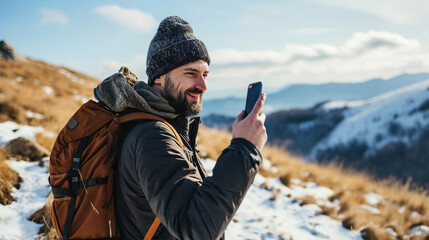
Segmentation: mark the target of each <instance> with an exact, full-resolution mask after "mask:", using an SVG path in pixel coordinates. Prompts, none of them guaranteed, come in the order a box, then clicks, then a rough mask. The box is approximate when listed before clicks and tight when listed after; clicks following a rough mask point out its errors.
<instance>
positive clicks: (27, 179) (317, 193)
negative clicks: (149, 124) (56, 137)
mask: <svg viewBox="0 0 429 240" xmlns="http://www.w3.org/2000/svg"><path fill="white" fill-rule="evenodd" d="M0 129H1V131H0V143H1V145H5V144H7V143H8V142H9V141H10V140H12V139H14V138H16V137H18V136H25V137H27V138H34V135H35V134H36V133H37V132H40V131H42V129H41V128H35V127H29V126H20V125H17V124H13V123H11V122H6V123H0ZM7 163H8V164H9V165H10V166H11V167H12V168H13V169H15V170H16V171H17V172H19V174H20V176H21V177H22V178H23V182H22V184H21V188H20V189H19V190H17V189H14V190H13V193H12V196H13V197H14V199H15V200H16V201H15V202H14V203H13V204H11V205H7V206H3V205H0V239H5V240H14V239H37V232H38V230H39V228H40V226H41V225H39V224H36V223H33V222H31V221H28V220H27V219H28V218H29V217H30V216H31V215H32V214H33V213H34V212H35V211H36V210H38V209H39V208H41V207H42V206H43V205H44V204H45V202H46V200H47V196H48V194H49V191H50V189H49V187H48V180H47V179H48V172H47V170H46V167H40V166H39V165H38V163H36V162H24V161H16V160H8V161H7ZM203 163H204V165H205V166H206V168H207V170H208V172H211V170H212V168H213V166H214V164H215V162H214V161H213V160H209V159H203ZM264 164H265V166H268V168H269V167H270V166H269V162H268V161H265V163H264ZM274 170H275V169H274ZM292 182H293V184H292V185H293V186H292V187H290V188H289V187H286V186H284V185H283V184H282V183H281V182H280V180H279V179H274V178H264V177H263V176H261V175H257V177H256V179H255V181H254V183H253V185H252V186H251V188H250V190H249V191H248V193H247V195H246V198H245V199H244V201H243V203H242V204H241V206H240V208H239V210H238V212H237V214H236V216H235V217H234V219H233V221H232V222H231V223H230V225H229V227H228V229H227V231H226V237H227V239H300V240H307V239H308V240H313V239H314V240H317V239H334V240H336V239H338V240H339V239H341V240H348V239H353V240H358V239H362V238H361V236H360V233H359V232H358V231H349V230H347V229H345V228H343V227H342V225H341V222H339V221H336V220H333V219H331V218H329V217H327V216H325V215H317V213H318V212H319V211H320V208H319V207H318V206H316V205H314V204H309V205H304V206H301V205H300V203H299V202H298V201H296V200H294V198H299V197H304V196H307V195H309V196H312V197H314V198H315V199H316V200H317V202H318V204H320V205H324V204H325V205H329V206H334V207H335V206H337V204H338V203H336V202H334V203H332V202H330V201H328V198H329V196H331V195H332V190H330V189H328V188H325V187H322V186H318V185H317V184H315V183H311V182H301V181H299V180H298V179H294V180H293V181H292ZM273 196H275V197H273Z"/></svg>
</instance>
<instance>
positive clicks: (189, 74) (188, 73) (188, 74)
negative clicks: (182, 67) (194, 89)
mask: <svg viewBox="0 0 429 240" xmlns="http://www.w3.org/2000/svg"><path fill="white" fill-rule="evenodd" d="M185 75H186V76H190V77H193V76H194V75H195V74H194V73H193V72H187V73H185Z"/></svg>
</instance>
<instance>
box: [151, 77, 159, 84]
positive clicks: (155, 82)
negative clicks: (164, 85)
mask: <svg viewBox="0 0 429 240" xmlns="http://www.w3.org/2000/svg"><path fill="white" fill-rule="evenodd" d="M153 84H161V78H160V77H157V78H156V79H155V80H154V81H153Z"/></svg>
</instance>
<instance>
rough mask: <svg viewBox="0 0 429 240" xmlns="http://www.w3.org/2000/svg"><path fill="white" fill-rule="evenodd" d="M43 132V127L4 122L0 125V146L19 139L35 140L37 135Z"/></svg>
mask: <svg viewBox="0 0 429 240" xmlns="http://www.w3.org/2000/svg"><path fill="white" fill-rule="evenodd" d="M43 131H44V130H43V128H42V127H31V126H25V125H19V124H16V123H14V122H11V121H8V122H2V123H0V146H4V145H6V144H8V143H9V142H10V141H11V140H13V139H15V138H17V137H25V138H28V139H34V138H35V137H36V134H38V133H40V132H43Z"/></svg>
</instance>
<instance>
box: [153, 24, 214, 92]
mask: <svg viewBox="0 0 429 240" xmlns="http://www.w3.org/2000/svg"><path fill="white" fill-rule="evenodd" d="M198 60H204V61H206V62H207V64H210V57H209V53H208V51H207V48H206V46H205V45H204V43H203V42H202V41H201V40H199V39H197V38H196V37H195V35H194V31H193V29H192V27H191V25H190V24H189V23H188V22H186V21H185V20H183V19H181V18H180V17H177V16H171V17H167V18H166V19H164V20H163V21H162V22H161V23H160V24H159V27H158V30H157V32H156V34H155V37H154V38H153V39H152V41H151V42H150V45H149V50H148V53H147V61H146V74H147V76H148V78H149V79H148V84H149V85H151V86H152V85H153V82H154V81H155V79H156V78H158V77H159V76H161V75H163V74H165V73H168V72H170V71H171V70H173V69H175V68H177V67H180V66H182V65H185V64H187V63H190V62H195V61H198Z"/></svg>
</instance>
